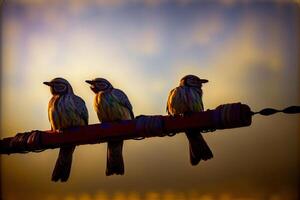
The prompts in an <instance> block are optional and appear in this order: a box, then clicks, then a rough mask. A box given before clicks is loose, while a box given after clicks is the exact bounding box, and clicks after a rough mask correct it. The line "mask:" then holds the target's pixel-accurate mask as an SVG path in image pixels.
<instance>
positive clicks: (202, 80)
mask: <svg viewBox="0 0 300 200" xmlns="http://www.w3.org/2000/svg"><path fill="white" fill-rule="evenodd" d="M207 82H208V80H207V79H200V83H207Z"/></svg>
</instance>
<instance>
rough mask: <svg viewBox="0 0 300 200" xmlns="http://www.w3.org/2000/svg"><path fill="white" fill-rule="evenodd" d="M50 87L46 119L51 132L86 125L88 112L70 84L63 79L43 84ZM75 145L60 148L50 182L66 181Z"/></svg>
mask: <svg viewBox="0 0 300 200" xmlns="http://www.w3.org/2000/svg"><path fill="white" fill-rule="evenodd" d="M44 84H45V85H48V86H50V91H51V93H52V95H53V96H52V98H51V100H50V102H49V105H48V117H49V121H50V124H51V129H52V130H57V131H59V130H62V129H64V128H68V127H73V126H82V125H87V124H88V111H87V108H86V106H85V102H84V101H83V100H82V99H81V98H80V97H78V96H76V95H75V94H74V93H73V89H72V87H71V85H70V83H69V82H68V81H67V80H65V79H63V78H55V79H53V80H52V81H50V82H44ZM74 150H75V145H68V146H65V147H61V148H60V150H59V155H58V158H57V161H56V164H55V167H54V170H53V173H52V181H58V180H61V181H62V182H65V181H67V180H68V178H69V175H70V171H71V166H72V157H73V152H74Z"/></svg>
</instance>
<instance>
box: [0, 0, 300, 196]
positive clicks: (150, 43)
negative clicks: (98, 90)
mask: <svg viewBox="0 0 300 200" xmlns="http://www.w3.org/2000/svg"><path fill="white" fill-rule="evenodd" d="M299 8H300V4H299V1H298V0H295V1H288V0H286V1H278V0H277V1H271V0H269V1H246V0H245V1H242V0H241V1H235V0H220V1H194V0H145V1H142V0H110V1H105V0H89V1H84V0H51V1H46V0H45V1H42V0H9V1H8V0H7V1H6V0H5V1H2V10H1V14H2V27H1V33H2V38H1V39H2V43H1V48H2V55H1V57H2V60H1V65H2V68H1V71H2V73H1V138H4V137H10V136H14V135H15V134H16V133H18V132H25V131H28V130H34V129H39V130H49V129H50V125H49V122H48V116H47V106H48V101H49V99H50V98H51V95H50V91H49V88H48V87H46V86H45V85H43V84H42V82H43V81H49V80H51V79H52V78H54V77H64V78H66V79H67V80H69V82H70V83H71V84H72V86H73V89H74V91H75V93H76V94H77V95H79V96H81V97H82V98H83V99H84V100H85V101H86V104H87V106H88V110H89V114H90V120H89V121H90V124H93V123H98V119H97V116H96V114H95V112H94V110H93V100H94V94H93V93H92V91H91V90H90V89H89V86H88V85H87V84H86V83H85V82H84V81H85V80H87V79H91V78H95V77H104V78H107V79H108V80H110V81H111V82H112V84H113V85H114V86H115V87H116V88H120V89H122V90H123V91H124V92H125V93H126V94H127V95H128V97H129V99H130V101H131V103H132V105H133V107H134V113H135V114H136V115H140V114H146V115H151V114H162V115H164V114H166V112H165V108H166V101H167V96H168V93H169V91H170V90H171V89H172V88H174V87H176V86H177V85H178V84H179V80H180V78H181V77H183V76H184V75H187V74H195V75H198V76H199V77H201V78H205V79H208V80H209V83H208V84H205V86H204V88H203V90H204V104H205V107H206V109H213V108H215V107H217V106H218V105H220V104H224V103H233V102H243V103H246V104H248V105H249V106H250V107H251V108H252V110H253V111H259V110H260V109H262V108H265V107H274V108H285V107H287V106H290V105H299V104H300V98H299V91H300V88H299V86H300V83H299V80H300V67H299V66H300V62H299V55H300V53H299V44H300V40H299V36H300V14H299V13H300V12H299V11H300V9H299ZM299 121H300V120H299V115H284V114H276V115H272V116H270V117H263V116H255V117H254V118H253V124H252V125H251V126H250V127H246V128H239V129H228V130H224V131H216V132H213V133H207V134H206V135H205V136H204V137H205V138H206V141H207V142H208V144H209V145H210V146H211V148H212V150H213V153H214V158H213V159H212V160H209V161H206V162H200V164H199V165H198V166H196V167H192V166H191V165H190V163H189V154H188V143H187V140H186V138H185V136H184V135H183V134H179V135H176V136H175V137H164V138H151V139H146V140H143V141H126V142H125V145H124V150H123V155H124V159H125V175H124V176H112V177H106V176H105V167H106V144H97V145H85V146H79V147H77V149H76V151H75V153H74V159H73V167H72V172H71V177H70V179H69V181H68V182H67V183H53V182H51V181H50V179H51V173H52V170H53V167H54V164H55V161H56V157H57V154H58V150H46V151H44V152H42V153H28V154H13V155H1V183H2V184H1V190H2V194H1V198H2V199H3V200H18V199H25V200H26V199H30V200H40V199H45V200H58V199H63V200H108V199H113V200H140V199H148V200H160V199H163V200H175V199H176V200H189V199H193V200H196V199H200V200H215V199H218V200H219V199H220V200H229V199H239V200H241V199H255V200H256V199H270V200H280V199H288V200H290V199H299V190H298V187H299V152H300V151H299V141H300V140H299V139H300V138H299V134H300V123H299ZM1 198H0V199H1Z"/></svg>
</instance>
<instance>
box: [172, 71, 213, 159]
mask: <svg viewBox="0 0 300 200" xmlns="http://www.w3.org/2000/svg"><path fill="white" fill-rule="evenodd" d="M207 82H208V80H206V79H200V78H199V77H197V76H194V75H187V76H184V77H183V78H182V79H181V80H180V85H179V86H178V87H176V88H174V89H173V90H171V92H170V94H169V97H168V102H167V112H168V114H169V115H181V114H183V115H188V114H190V113H192V112H200V111H203V110H204V106H203V102H202V94H203V93H202V84H203V83H207ZM185 133H186V136H187V138H188V141H189V151H190V161H191V164H192V165H197V164H198V163H199V162H200V160H208V159H210V158H212V157H213V154H212V152H211V150H210V148H209V146H208V145H207V143H206V142H205V140H204V138H203V136H202V135H201V133H200V130H195V129H189V130H187V131H186V132H185Z"/></svg>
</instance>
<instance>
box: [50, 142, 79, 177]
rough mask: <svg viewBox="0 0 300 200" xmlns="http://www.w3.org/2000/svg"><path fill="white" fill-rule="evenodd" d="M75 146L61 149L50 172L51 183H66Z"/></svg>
mask: <svg viewBox="0 0 300 200" xmlns="http://www.w3.org/2000/svg"><path fill="white" fill-rule="evenodd" d="M74 150H75V146H71V147H61V148H60V150H59V155H58V158H57V160H56V164H55V167H54V170H53V172H52V181H55V182H57V181H59V180H61V181H62V182H66V181H67V180H68V178H69V176H70V171H71V166H72V158H73V152H74Z"/></svg>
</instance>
